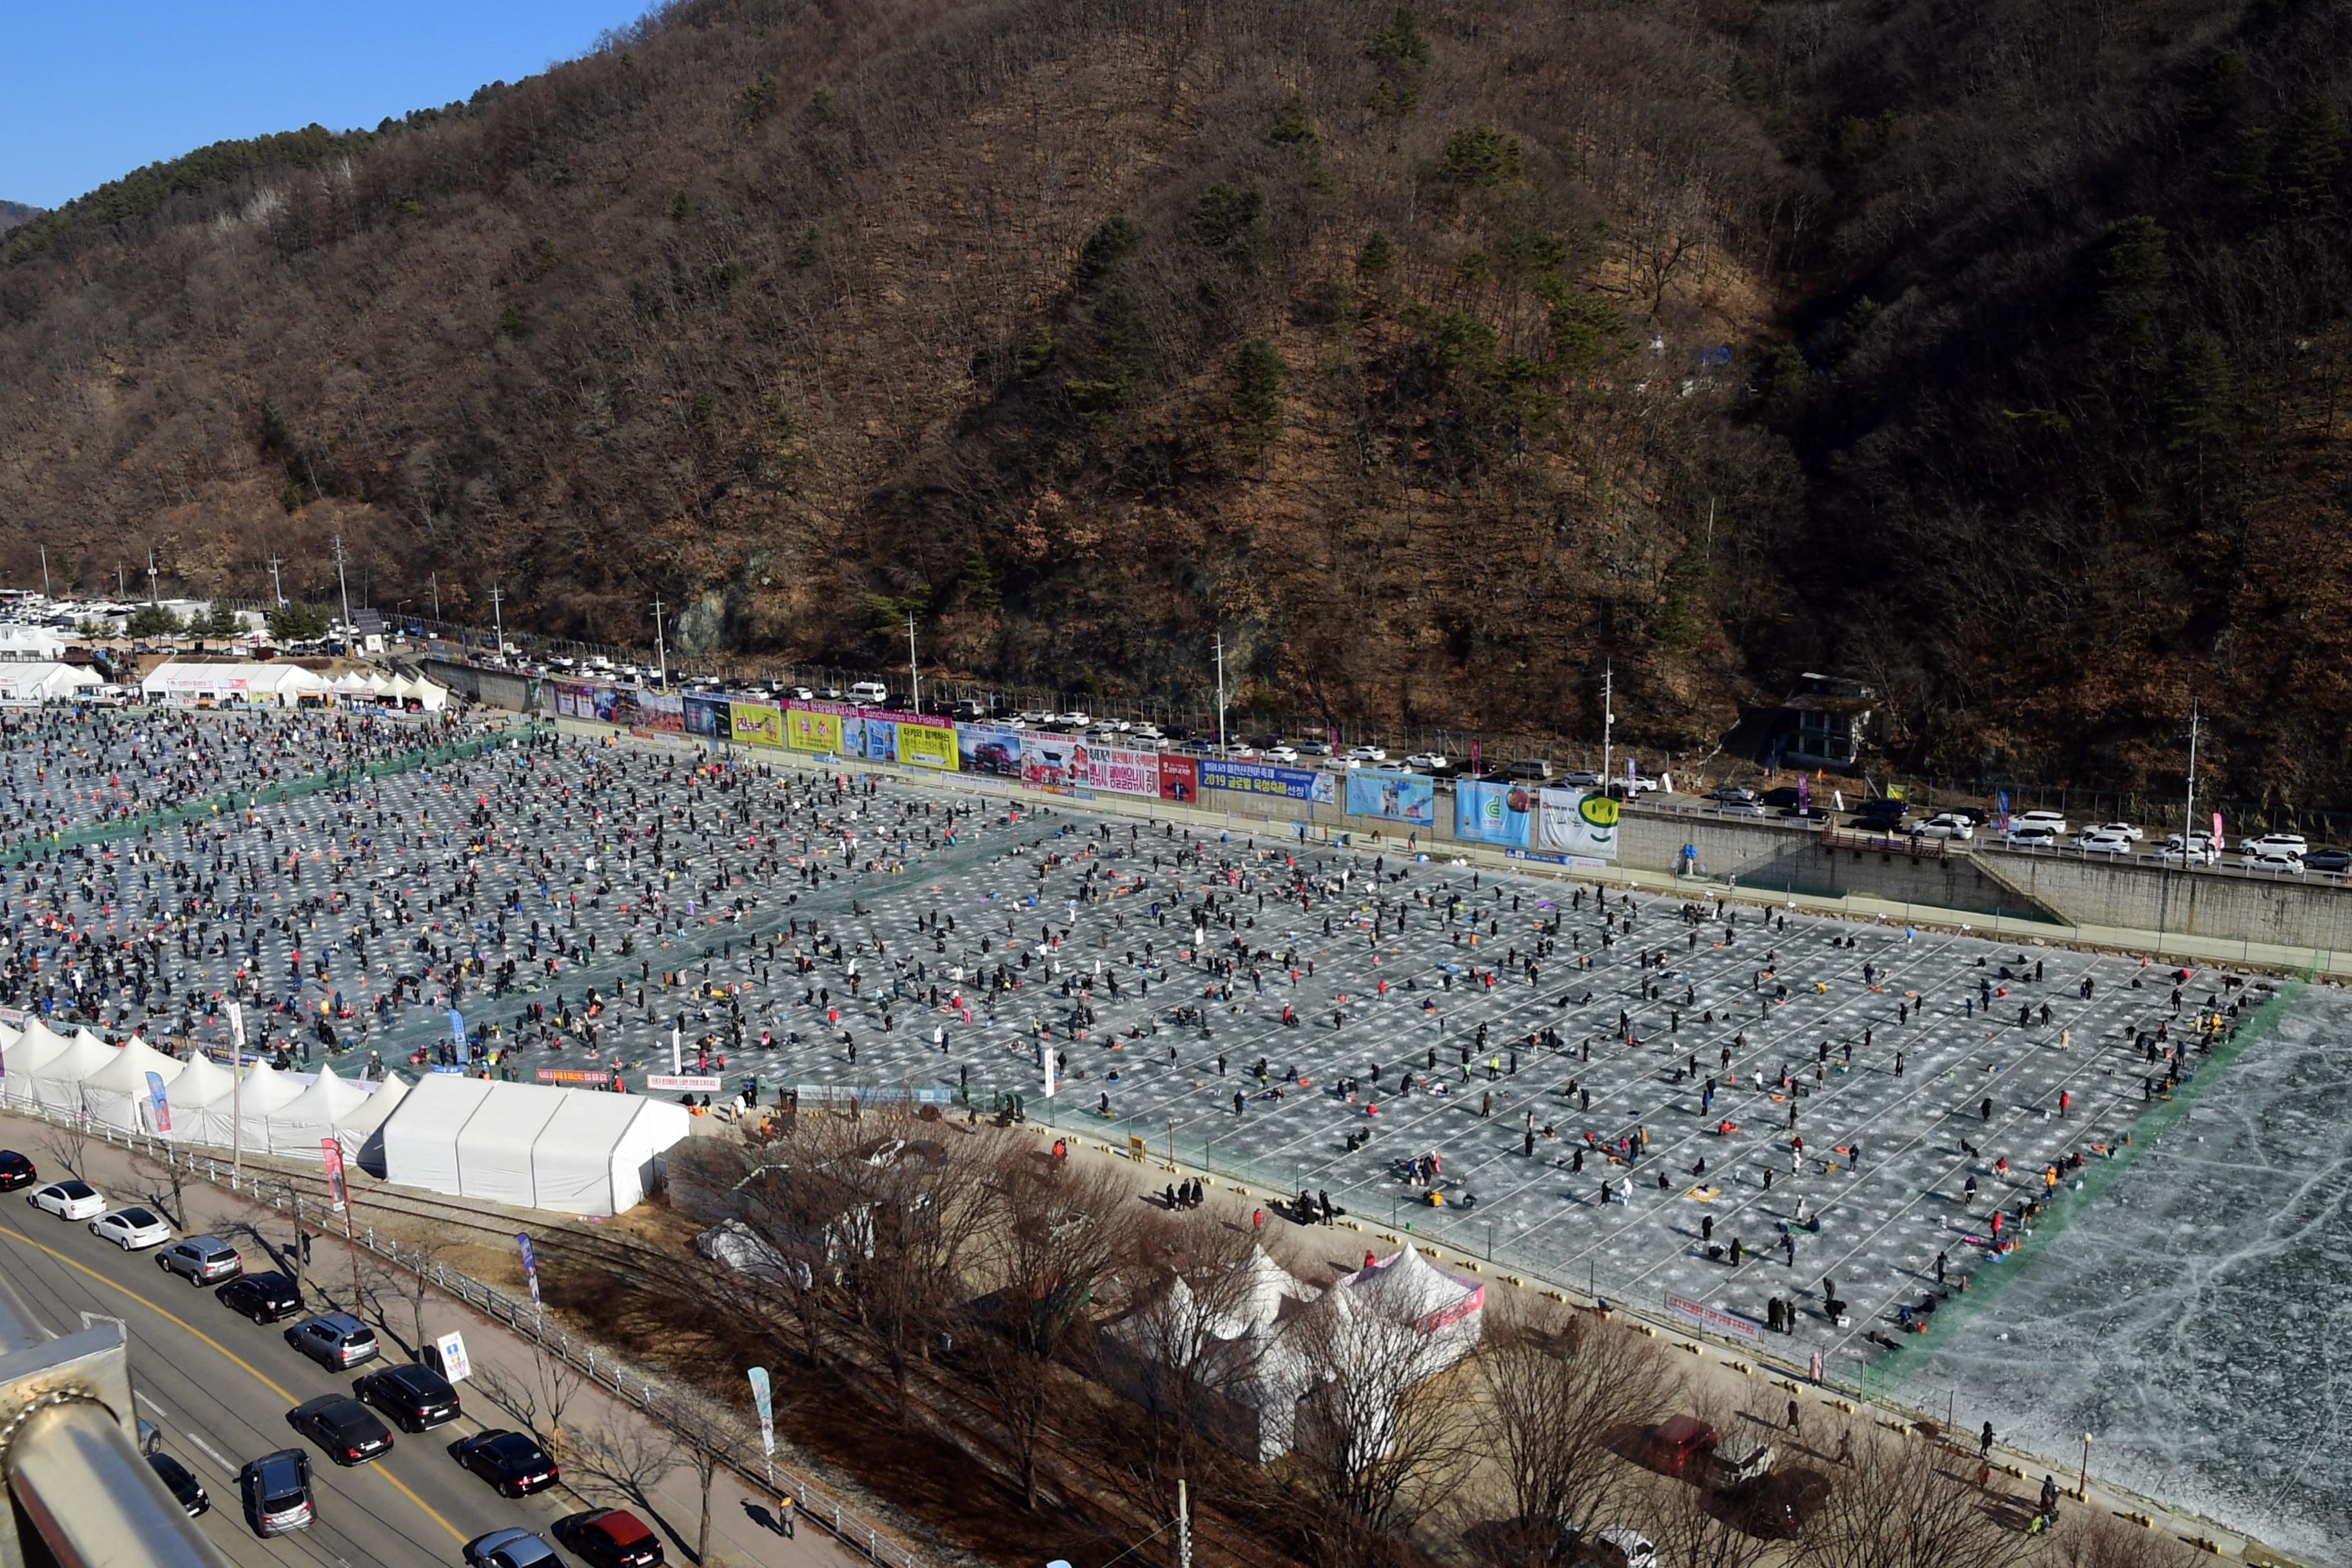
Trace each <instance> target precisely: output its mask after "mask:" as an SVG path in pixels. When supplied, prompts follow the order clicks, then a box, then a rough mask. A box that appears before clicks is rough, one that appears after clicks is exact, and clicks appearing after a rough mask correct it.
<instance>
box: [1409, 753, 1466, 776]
mask: <svg viewBox="0 0 2352 1568" xmlns="http://www.w3.org/2000/svg"><path fill="white" fill-rule="evenodd" d="M1404 765H1405V766H1406V767H1408V768H1411V769H1412V771H1413V772H1415V773H1444V771H1445V770H1446V769H1447V768H1449V767H1452V766H1453V765H1454V764H1453V762H1452V760H1451V759H1450V758H1448V757H1447V756H1446V754H1445V753H1444V752H1414V753H1413V754H1412V755H1411V756H1409V757H1407V758H1406V759H1405V760H1404Z"/></svg>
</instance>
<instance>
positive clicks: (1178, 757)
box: [1160, 752, 1201, 805]
mask: <svg viewBox="0 0 2352 1568" xmlns="http://www.w3.org/2000/svg"><path fill="white" fill-rule="evenodd" d="M1200 793H1201V770H1200V768H1199V767H1198V766H1197V765H1196V764H1195V763H1193V761H1192V758H1190V757H1188V756H1185V755H1183V754H1182V753H1181V752H1160V799H1162V800H1172V801H1175V802H1176V803H1178V804H1179V805H1189V804H1190V803H1191V802H1192V800H1193V798H1194V797H1195V796H1197V795H1199V794H1200Z"/></svg>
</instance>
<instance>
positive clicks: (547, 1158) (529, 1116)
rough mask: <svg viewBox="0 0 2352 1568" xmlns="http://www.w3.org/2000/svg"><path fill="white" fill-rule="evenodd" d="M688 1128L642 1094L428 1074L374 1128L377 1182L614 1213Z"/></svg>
mask: <svg viewBox="0 0 2352 1568" xmlns="http://www.w3.org/2000/svg"><path fill="white" fill-rule="evenodd" d="M692 1126H693V1119H692V1118H691V1117H689V1116H688V1114H687V1111H686V1109H685V1108H684V1107H683V1106H678V1105H672V1104H669V1103H668V1102H667V1101H664V1100H648V1099H646V1098H645V1097H644V1096H642V1095H622V1094H610V1093H606V1092H604V1091H602V1090H595V1089H555V1088H551V1087H549V1086H547V1085H543V1084H532V1083H499V1082H497V1081H495V1080H492V1079H478V1078H460V1077H457V1076H456V1075H454V1074H448V1073H435V1074H432V1075H430V1076H428V1077H427V1078H425V1079H423V1080H422V1081H420V1082H419V1083H418V1084H417V1085H416V1087H415V1089H411V1090H409V1091H408V1093H407V1095H406V1096H405V1097H404V1098H403V1100H401V1102H400V1105H399V1107H398V1109H397V1110H394V1112H393V1114H392V1115H391V1116H390V1117H388V1118H387V1119H386V1120H385V1121H384V1122H383V1175H384V1177H385V1178H386V1179H387V1180H389V1181H392V1182H395V1183H397V1184H400V1185H402V1186H410V1187H423V1188H425V1189H426V1190H427V1191H430V1192H437V1193H446V1194H450V1195H452V1196H456V1197H468V1198H479V1199H482V1200H484V1201H486V1202H489V1203H501V1204H512V1205H518V1206H520V1207H524V1208H546V1209H555V1210H559V1211H561V1212H562V1213H566V1214H591V1215H614V1214H622V1213H625V1212H626V1211H627V1210H629V1209H631V1208H634V1207H635V1206H636V1205H637V1204H638V1203H639V1201H641V1200H642V1199H643V1198H644V1197H645V1194H646V1187H647V1186H648V1185H649V1184H651V1183H652V1182H653V1180H654V1179H655V1174H656V1165H657V1162H658V1161H659V1159H660V1156H661V1155H662V1153H663V1152H664V1151H666V1150H667V1149H668V1148H669V1147H670V1146H671V1145H672V1144H674V1143H676V1142H678V1141H679V1140H680V1139H682V1138H684V1137H686V1136H687V1134H688V1131H690V1130H691V1128H692Z"/></svg>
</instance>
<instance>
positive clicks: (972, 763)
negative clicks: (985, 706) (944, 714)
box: [955, 724, 1021, 779]
mask: <svg viewBox="0 0 2352 1568" xmlns="http://www.w3.org/2000/svg"><path fill="white" fill-rule="evenodd" d="M955 743H956V756H957V758H958V762H959V765H960V766H961V768H962V769H963V771H964V772H965V773H990V774H992V775H994V776H995V777H997V778H1007V779H1017V778H1019V777H1020V776H1021V731H1018V730H1015V729H1012V728H1010V727H1008V726H1006V725H1003V724H959V725H957V726H956V727H955Z"/></svg>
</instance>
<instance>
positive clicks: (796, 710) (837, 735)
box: [777, 702, 863, 756]
mask: <svg viewBox="0 0 2352 1568" xmlns="http://www.w3.org/2000/svg"><path fill="white" fill-rule="evenodd" d="M852 711H854V710H852V709H847V708H836V707H835V706H833V705H832V704H830V703H819V702H788V703H786V704H785V705H784V730H783V739H782V741H780V742H777V744H779V745H784V746H790V747H791V748H792V749H793V751H795V752H833V753H834V754H835V755H836V756H842V755H846V754H847V752H848V751H849V747H848V745H847V743H846V742H845V741H844V739H843V737H842V719H843V717H844V715H845V714H847V713H850V712H852ZM860 743H861V744H862V743H863V737H861V738H860Z"/></svg>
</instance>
